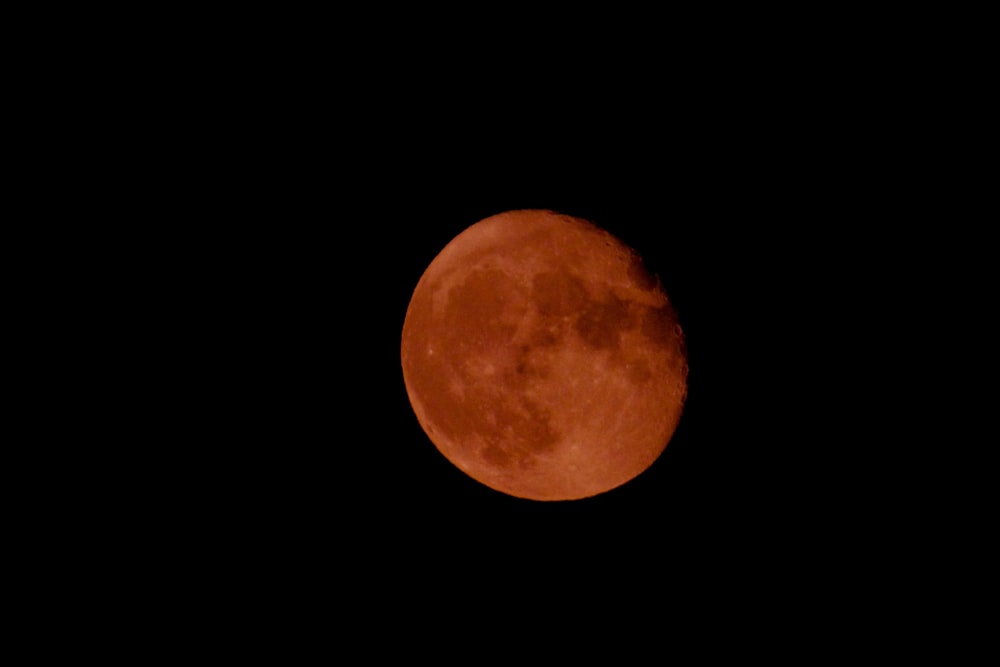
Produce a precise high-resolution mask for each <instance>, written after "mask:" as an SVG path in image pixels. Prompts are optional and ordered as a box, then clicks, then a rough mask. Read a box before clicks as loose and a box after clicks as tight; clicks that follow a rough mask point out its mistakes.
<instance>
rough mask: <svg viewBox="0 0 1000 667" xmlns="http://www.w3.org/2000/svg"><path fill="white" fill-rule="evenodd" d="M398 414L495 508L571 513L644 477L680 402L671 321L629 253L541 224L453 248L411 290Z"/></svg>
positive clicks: (533, 213) (503, 222)
mask: <svg viewBox="0 0 1000 667" xmlns="http://www.w3.org/2000/svg"><path fill="white" fill-rule="evenodd" d="M401 348H402V349H401V357H402V367H403V380H404V382H405V384H406V391H407V395H408V396H409V399H410V404H411V405H412V407H413V411H414V413H415V414H416V417H417V420H418V421H419V422H420V425H421V427H422V428H423V430H424V432H425V433H426V434H427V436H428V437H429V438H430V440H431V441H432V442H433V443H434V445H435V446H436V447H437V449H438V450H439V451H440V452H441V453H442V454H443V455H444V456H445V457H446V458H447V459H448V460H449V461H451V462H452V463H453V464H454V465H455V466H457V467H458V468H459V469H461V470H462V471H464V472H465V473H466V474H467V475H469V476H470V477H472V478H473V479H475V480H478V481H479V482H481V483H483V484H485V485H486V486H488V487H490V488H493V489H495V490H497V491H501V492H503V493H506V494H509V495H512V496H517V497H519V498H529V499H532V500H574V499H579V498H586V497H590V496H594V495H597V494H600V493H604V492H606V491H609V490H611V489H613V488H616V487H618V486H621V485H622V484H624V483H626V482H628V481H630V480H632V479H633V478H635V477H636V476H637V475H639V474H640V473H642V472H643V471H644V470H646V469H647V468H648V467H649V466H650V465H651V464H652V463H653V462H654V461H655V460H656V459H657V457H659V456H660V454H661V453H662V452H663V450H664V449H665V448H666V446H667V443H668V442H669V440H670V438H671V436H672V435H673V433H674V430H675V429H676V428H677V424H678V421H679V420H680V417H681V411H682V408H683V405H684V400H685V397H686V395H687V355H686V352H685V347H684V336H683V333H682V331H681V327H680V325H679V324H678V321H677V315H676V312H675V310H674V308H673V306H672V305H671V303H670V300H669V299H668V297H667V294H666V292H665V291H664V289H663V286H662V285H661V283H660V281H659V279H657V278H656V277H655V276H653V275H651V274H650V273H649V272H648V271H647V270H646V268H645V266H644V264H643V262H642V259H641V258H640V256H639V254H638V253H636V252H635V251H634V250H632V249H631V248H629V247H628V246H626V245H625V244H624V243H623V242H621V241H619V240H618V239H617V238H615V237H614V236H612V235H611V234H609V233H608V232H606V231H604V230H603V229H601V228H599V227H597V226H596V225H594V224H592V223H590V222H587V221H585V220H581V219H579V218H573V217H569V216H566V215H560V214H558V213H554V212H552V211H542V210H524V211H511V212H508V213H502V214H500V215H495V216H493V217H490V218H486V219H485V220H482V221H481V222H478V223H476V224H474V225H472V226H471V227H469V228H468V229H466V230H465V231H464V232H462V233H461V234H459V235H458V236H457V237H455V238H454V239H453V240H452V241H451V242H450V243H449V244H448V245H447V246H446V247H445V248H444V249H443V250H442V251H441V253H440V254H439V255H438V256H437V257H436V258H435V259H434V261H432V262H431V264H430V266H428V267H427V270H426V271H425V272H424V274H423V276H422V277H421V278H420V280H419V282H418V283H417V286H416V288H415V289H414V292H413V296H412V298H411V299H410V304H409V307H408V308H407V311H406V318H405V321H404V323H403V334H402V346H401Z"/></svg>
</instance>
